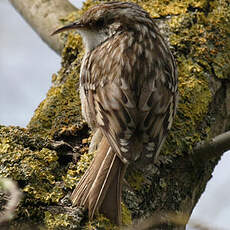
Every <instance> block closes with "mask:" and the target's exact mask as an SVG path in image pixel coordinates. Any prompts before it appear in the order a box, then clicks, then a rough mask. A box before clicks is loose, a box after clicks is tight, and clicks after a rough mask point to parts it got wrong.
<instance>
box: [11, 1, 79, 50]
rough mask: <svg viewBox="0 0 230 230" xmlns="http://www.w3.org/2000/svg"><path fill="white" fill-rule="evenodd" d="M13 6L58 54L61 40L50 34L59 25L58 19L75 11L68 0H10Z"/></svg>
mask: <svg viewBox="0 0 230 230" xmlns="http://www.w3.org/2000/svg"><path fill="white" fill-rule="evenodd" d="M10 2H11V4H12V5H13V6H14V8H15V9H16V10H17V11H18V12H19V13H20V14H21V15H22V17H23V18H24V19H25V20H26V21H27V22H28V23H29V24H30V26H31V27H32V28H33V29H34V30H35V31H36V32H37V34H38V35H39V36H40V37H41V39H42V40H43V41H44V42H45V43H47V44H48V46H50V47H51V48H52V49H53V50H55V51H56V52H57V53H58V54H61V51H62V49H63V45H64V43H63V40H61V39H60V38H59V37H58V36H50V34H51V33H52V32H53V31H54V30H55V29H56V28H58V27H60V25H61V23H60V19H61V18H63V17H65V16H66V15H68V14H69V13H71V12H73V11H76V10H77V8H76V7H74V6H73V5H72V4H71V3H70V2H69V1H63V0H52V1H47V0H46V1H44V0H10Z"/></svg>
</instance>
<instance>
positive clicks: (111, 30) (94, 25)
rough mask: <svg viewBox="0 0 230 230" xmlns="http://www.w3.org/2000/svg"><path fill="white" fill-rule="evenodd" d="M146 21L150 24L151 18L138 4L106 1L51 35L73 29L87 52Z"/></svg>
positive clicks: (136, 28) (135, 28)
mask: <svg viewBox="0 0 230 230" xmlns="http://www.w3.org/2000/svg"><path fill="white" fill-rule="evenodd" d="M148 23H151V24H152V23H153V21H152V19H151V18H150V17H149V15H148V13H146V12H145V11H144V10H143V9H142V8H141V7H139V6H138V5H136V4H134V3H130V2H108V3H103V4H99V5H96V6H94V7H92V8H90V9H89V10H88V11H86V12H85V13H84V14H83V16H82V17H81V18H80V19H79V20H77V21H75V22H74V23H72V24H69V25H66V26H64V27H62V28H60V29H58V30H56V31H54V32H53V34H52V35H55V34H58V33H61V32H64V31H67V30H74V29H75V30H76V31H77V32H78V33H79V34H80V35H81V36H82V38H83V42H84V45H85V47H86V51H87V52H89V51H91V50H93V49H94V48H95V47H96V46H97V45H99V44H101V43H102V42H104V41H105V40H107V39H108V38H110V37H111V36H113V35H114V34H116V33H117V32H121V31H128V30H137V31H138V28H140V26H138V24H148Z"/></svg>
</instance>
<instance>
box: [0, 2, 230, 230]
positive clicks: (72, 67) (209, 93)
mask: <svg viewBox="0 0 230 230" xmlns="http://www.w3.org/2000/svg"><path fill="white" fill-rule="evenodd" d="M11 2H12V4H14V6H15V8H16V9H17V10H18V11H20V13H21V14H22V15H23V16H24V17H25V18H26V20H27V21H29V23H30V24H31V25H32V27H33V28H34V29H35V30H36V31H38V33H39V34H40V36H41V37H42V39H43V40H44V41H45V42H46V43H48V44H49V45H50V47H51V48H53V49H54V50H56V51H57V52H58V53H61V48H62V47H63V44H64V43H63V42H65V46H64V49H63V52H62V68H61V70H60V71H59V72H58V74H57V75H56V74H54V75H53V76H52V80H53V85H52V87H51V88H50V90H49V92H48V94H47V97H46V99H45V100H44V101H42V102H41V104H40V105H39V106H38V108H37V110H36V111H35V114H34V116H33V117H32V119H31V121H30V123H29V124H28V127H27V129H20V128H18V127H4V126H0V153H1V154H0V159H1V162H2V163H1V165H2V166H1V167H0V174H1V175H2V176H5V177H6V176H7V177H11V178H13V179H14V180H16V181H17V182H18V184H19V186H20V188H21V189H22V191H23V192H24V197H23V199H22V202H21V204H20V206H19V208H18V210H17V212H16V217H15V219H14V221H11V222H10V223H9V224H8V229H23V230H24V229H27V228H28V229H31V226H40V225H44V226H45V228H48V229H81V228H83V226H88V227H89V226H91V227H92V228H93V229H113V227H112V225H111V224H110V223H109V221H108V220H107V219H106V218H104V217H103V216H101V215H99V216H98V217H97V218H96V219H95V220H94V221H93V222H91V223H88V222H87V220H86V219H84V218H83V217H84V215H86V214H85V213H82V211H81V210H80V209H79V208H77V207H75V208H73V207H71V204H70V203H69V200H68V197H69V195H70V193H71V191H72V190H73V188H74V186H75V185H76V183H77V181H78V180H79V178H80V176H81V175H82V174H83V173H84V171H85V170H86V168H87V166H88V165H89V162H90V161H91V159H92V157H93V156H92V154H88V152H87V151H88V145H89V143H90V131H89V129H88V127H87V124H86V123H85V122H84V121H83V120H82V117H81V110H80V99H79V95H78V91H77V87H78V86H77V85H78V78H79V69H80V63H81V59H82V56H83V50H82V44H81V39H80V37H79V36H78V35H76V34H75V33H74V32H70V33H68V35H67V34H64V35H61V36H60V37H59V38H58V39H56V38H54V37H52V38H49V36H48V34H50V32H52V30H53V29H55V28H56V27H58V24H61V23H68V22H70V21H73V20H75V19H76V18H77V17H79V14H78V12H76V13H73V12H72V10H73V7H72V6H71V5H69V3H68V1H60V0H59V1H57V0H55V1H41V0H36V1H35V0H33V1H31V0H30V1H25V0H23V1H22V0H17V1H13V0H11ZM22 2H23V4H25V5H23V4H22ZM51 2H58V3H59V4H60V5H59V6H58V7H54V8H53V5H52V4H54V3H51ZM63 2H65V3H63ZM138 3H139V4H140V5H141V6H142V7H144V8H145V9H146V10H147V11H149V12H150V14H151V15H152V16H153V17H155V18H156V23H157V24H158V25H159V27H160V28H161V30H162V33H163V35H164V36H165V37H166V38H167V39H168V42H169V44H170V45H171V48H172V52H173V53H174V56H175V58H176V60H177V65H178V72H179V93H180V100H179V105H178V110H177V115H176V118H175V121H174V123H173V127H172V130H171V131H170V134H169V136H168V138H167V140H166V143H165V145H164V147H163V149H162V151H161V155H160V158H159V161H158V162H157V163H156V165H153V169H152V173H151V174H149V173H147V171H146V169H145V167H144V166H142V167H140V166H141V162H139V163H138V165H137V164H132V165H130V166H129V169H128V172H127V173H126V181H125V186H124V191H123V201H124V204H123V205H122V207H123V208H122V209H123V210H122V212H123V223H124V224H125V225H129V224H131V219H132V220H134V222H135V220H136V219H140V218H145V219H146V220H145V221H144V222H141V224H140V225H138V224H135V225H134V226H132V227H130V229H165V230H170V229H173V230H175V229H185V225H186V223H187V221H188V220H189V217H190V215H191V213H192V210H193V208H194V207H195V205H196V203H197V202H198V200H199V198H200V196H201V194H202V193H203V191H204V189H205V187H206V184H207V182H208V181H209V179H210V178H211V175H212V172H213V170H214V168H215V166H216V164H217V163H218V161H219V159H220V157H221V155H222V154H223V152H224V151H226V150H227V149H230V134H229V132H227V133H225V132H226V131H228V130H229V129H230V68H229V66H230V65H229V63H230V55H229V53H230V37H229V28H230V14H229V12H230V5H229V2H228V0H223V1H221V2H220V1H218V0H213V1H209V0H204V1H198V2H197V1H192V0H191V1H185V2H181V1H179V0H178V1H173V2H172V1H171V2H168V1H165V2H164V1H151V0H149V1H138ZM43 4H45V5H43ZM62 4H64V5H66V7H62ZM93 4H95V3H94V1H93V0H88V1H87V3H86V4H85V5H84V9H83V10H85V9H87V8H88V7H89V6H91V5H93ZM54 5H55V4H54ZM49 7H51V8H52V17H51V15H50V14H49V13H48V12H49V11H48V9H49ZM38 11H39V13H40V14H39V13H38ZM69 13H70V14H69ZM44 15H47V17H48V18H49V17H51V18H52V20H54V21H56V22H55V23H54V24H53V21H52V20H51V21H49V22H47V24H44V23H43V21H42V20H45V21H46V19H43V16H44ZM60 15H61V17H63V15H67V16H66V17H65V18H64V19H63V18H62V19H60V21H59V20H58V19H59V18H60ZM53 18H55V19H53ZM51 22H52V23H51ZM43 27H44V28H43ZM52 27H53V28H52ZM51 29H52V30H51ZM44 34H45V35H44ZM220 134H221V135H220ZM218 135H219V136H218ZM63 141H64V142H63ZM72 153H73V155H74V159H75V160H74V162H73V159H72ZM140 168H142V169H141V170H140ZM20 226H23V227H20ZM98 226H100V227H98ZM34 228H35V229H36V227H34Z"/></svg>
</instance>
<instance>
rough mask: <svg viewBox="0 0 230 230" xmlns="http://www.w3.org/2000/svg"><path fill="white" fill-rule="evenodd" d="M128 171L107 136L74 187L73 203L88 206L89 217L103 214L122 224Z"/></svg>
mask: <svg viewBox="0 0 230 230" xmlns="http://www.w3.org/2000/svg"><path fill="white" fill-rule="evenodd" d="M125 171H126V165H125V164H124V163H122V161H121V160H120V159H119V157H118V156H117V155H116V153H115V152H114V151H113V150H112V148H111V147H110V145H109V143H108V141H107V138H106V137H103V138H102V141H101V143H100V144H99V147H98V150H97V153H96V155H95V157H94V159H93V162H92V163H91V165H90V166H89V168H88V169H87V171H86V172H85V174H84V175H83V176H82V178H81V179H80V181H79V183H78V184H77V186H76V188H75V189H74V191H73V193H72V195H71V198H70V199H71V200H72V203H73V205H77V206H83V207H85V208H87V209H88V213H89V218H90V219H92V218H93V216H94V215H95V213H96V212H99V213H103V214H104V215H105V216H106V217H108V218H109V219H110V220H111V221H112V222H113V223H115V224H117V225H119V224H120V223H121V189H122V181H123V178H124V174H125Z"/></svg>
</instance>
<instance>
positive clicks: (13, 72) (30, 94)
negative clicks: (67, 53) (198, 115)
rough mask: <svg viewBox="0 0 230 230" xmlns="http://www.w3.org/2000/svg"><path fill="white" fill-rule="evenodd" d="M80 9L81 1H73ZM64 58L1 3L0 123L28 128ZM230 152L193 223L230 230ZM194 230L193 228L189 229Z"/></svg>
mask: <svg viewBox="0 0 230 230" xmlns="http://www.w3.org/2000/svg"><path fill="white" fill-rule="evenodd" d="M71 2H72V3H73V4H74V5H75V6H77V7H79V8H80V7H81V5H82V1H80V0H72V1H71ZM60 62H61V58H60V57H59V56H58V55H57V54H56V53H55V52H54V51H53V50H51V49H50V48H49V47H48V46H47V45H46V44H45V43H44V42H43V41H42V40H41V39H40V38H39V37H38V35H37V34H35V32H34V31H33V30H32V29H31V28H30V26H29V25H27V23H26V22H25V21H24V20H23V19H22V17H21V16H20V15H19V14H18V13H17V12H16V11H15V9H14V8H13V7H12V6H11V5H10V3H9V2H8V1H7V0H0V124H1V125H7V126H8V125H14V126H21V127H25V126H26V125H27V123H28V122H29V120H30V118H31V117H32V115H33V112H34V110H35V109H36V108H37V106H38V104H39V103H40V102H41V101H42V100H43V99H44V98H45V97H46V93H47V91H48V89H49V87H50V86H51V76H52V74H53V73H56V72H57V71H58V70H59V68H60ZM229 165H230V151H229V152H227V153H225V154H224V156H223V157H222V159H221V161H220V162H219V164H218V166H217V167H216V169H215V171H214V173H213V178H212V179H211V180H210V181H209V183H208V185H207V188H206V190H205V192H204V193H203V195H202V197H201V199H200V201H199V202H198V204H197V206H196V207H195V209H194V211H193V214H192V218H191V220H196V221H198V222H201V223H204V224H205V225H206V226H210V227H211V228H212V229H226V230H227V229H230V167H229ZM187 229H189V230H190V229H191V228H189V227H188V228H187Z"/></svg>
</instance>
